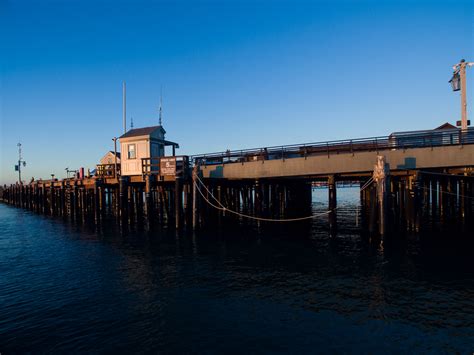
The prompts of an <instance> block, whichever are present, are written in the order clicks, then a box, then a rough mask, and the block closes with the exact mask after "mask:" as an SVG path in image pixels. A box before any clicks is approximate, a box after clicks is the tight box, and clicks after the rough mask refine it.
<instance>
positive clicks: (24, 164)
mask: <svg viewBox="0 0 474 355" xmlns="http://www.w3.org/2000/svg"><path fill="white" fill-rule="evenodd" d="M17 147H18V165H15V170H17V171H18V183H20V184H21V164H23V167H25V166H26V161H24V160H23V157H22V156H21V143H18V144H17Z"/></svg>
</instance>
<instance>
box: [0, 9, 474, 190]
mask: <svg viewBox="0 0 474 355" xmlns="http://www.w3.org/2000/svg"><path fill="white" fill-rule="evenodd" d="M473 12H474V2H473V1H472V0H455V1H454V0H453V1H436V0H429V1H417V0H411V1H406V0H397V1H383V0H378V1H364V0H361V1H356V0H353V1H349V0H348V1H337V0H333V1H317V0H315V1H295V0H293V1H282V0H273V1H264V0H256V1H233V0H220V1H217V0H215V1H198V0H196V1H180V0H176V1H117V0H114V1H99V0H95V1H89V0H77V1H75V0H67V1H66V0H64V1H49V0H41V1H40V0H38V1H20V0H18V1H16V0H15V1H13V0H12V1H9V0H0V34H1V47H0V70H1V72H0V75H1V76H0V115H1V116H0V121H1V122H0V124H1V126H0V129H1V131H0V150H1V154H0V183H2V184H3V183H10V182H13V181H14V180H15V179H16V173H15V172H14V164H15V161H16V160H17V146H16V144H17V143H18V141H19V140H21V142H22V144H23V155H24V159H25V160H26V161H27V167H26V168H25V169H24V178H25V179H30V178H31V177H32V176H34V177H35V178H40V177H42V178H48V177H49V176H50V174H51V173H55V174H56V176H59V177H62V176H64V175H65V171H64V169H65V168H66V167H69V168H71V169H73V168H78V167H80V166H84V167H86V168H87V167H90V168H93V167H94V165H95V164H96V163H97V162H98V160H99V159H100V158H101V157H102V156H103V155H104V154H105V152H106V151H107V150H111V149H113V142H112V140H111V138H112V137H114V136H118V135H120V134H121V133H122V96H121V95H122V86H121V85H122V84H121V83H122V80H125V81H126V82H127V99H128V100H127V108H128V109H127V113H128V115H127V116H128V121H129V122H130V117H131V116H132V117H133V120H134V125H135V127H140V126H151V125H156V124H157V123H158V106H159V96H160V87H161V86H162V87H163V101H164V105H163V113H164V126H165V128H166V130H167V138H168V139H169V140H173V141H177V142H179V143H180V144H181V149H180V150H179V152H180V153H181V154H196V153H205V152H212V151H222V150H226V149H241V148H253V147H261V146H273V145H281V144H292V143H302V142H316V141H325V140H333V139H343V138H357V137H369V136H379V135H387V134H389V133H390V132H392V131H404V130H416V129H428V128H434V127H436V126H438V125H440V124H442V123H444V122H446V121H448V122H451V123H455V121H456V120H457V119H459V116H460V102H459V101H460V99H459V93H453V92H452V91H451V89H450V86H449V84H448V80H449V79H450V77H451V74H452V68H451V67H452V65H453V64H455V63H457V62H458V61H459V60H460V59H461V58H465V59H466V60H470V61H474V39H473V38H474V36H473V35H474V33H473V32H474V13H473ZM473 78H474V68H471V69H468V105H469V106H470V115H471V118H472V119H473V120H474V117H473V116H472V114H473V113H474V110H472V107H473V104H474V100H473V97H474V79H473Z"/></svg>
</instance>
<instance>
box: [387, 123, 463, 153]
mask: <svg viewBox="0 0 474 355" xmlns="http://www.w3.org/2000/svg"><path fill="white" fill-rule="evenodd" d="M458 143H459V128H457V127H455V126H453V125H452V124H450V123H448V122H446V123H444V124H442V125H441V126H439V127H436V128H435V129H428V130H421V131H407V132H394V133H392V134H390V136H389V145H390V146H392V147H394V148H395V147H399V148H408V147H428V146H439V145H449V144H458Z"/></svg>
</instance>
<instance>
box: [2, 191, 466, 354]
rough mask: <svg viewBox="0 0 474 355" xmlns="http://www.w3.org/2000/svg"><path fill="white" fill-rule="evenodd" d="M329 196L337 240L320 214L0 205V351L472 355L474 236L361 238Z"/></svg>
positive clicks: (322, 198) (351, 194)
mask: <svg viewBox="0 0 474 355" xmlns="http://www.w3.org/2000/svg"><path fill="white" fill-rule="evenodd" d="M338 198H339V203H340V206H342V207H341V208H340V209H339V210H338V229H337V233H338V234H337V237H336V238H331V237H330V233H329V227H328V221H327V217H322V218H318V219H316V220H315V221H313V222H312V223H311V222H310V223H299V224H296V225H294V224H284V225H265V224H264V225H262V224H261V225H256V224H255V225H243V224H239V223H233V224H232V225H231V226H215V228H207V229H205V230H201V231H199V232H197V233H192V232H181V233H176V232H175V231H174V230H172V229H157V230H145V229H143V230H140V229H141V228H140V227H134V228H133V229H132V230H128V231H124V230H121V229H120V228H119V227H117V225H115V224H114V223H110V224H106V225H102V226H100V227H97V228H96V227H92V226H83V225H73V224H70V223H66V222H63V221H62V220H59V219H51V218H47V217H44V216H37V215H35V214H33V213H31V212H27V211H23V210H19V209H15V208H12V207H8V206H5V205H0V315H1V316H0V352H2V353H3V352H6V353H9V352H13V351H15V352H25V351H33V352H44V351H47V352H55V351H71V350H72V351H90V350H95V351H114V350H122V351H126V350H128V351H140V350H141V351H144V350H149V351H163V352H201V351H204V350H209V349H212V351H213V352H224V351H232V352H244V351H246V352H248V351H250V352H252V351H253V352H256V351H266V352H290V351H291V352H307V353H308V352H311V353H314V352H315V351H318V352H334V351H337V352H364V353H365V352H377V353H379V352H384V351H389V352H391V353H392V352H400V351H403V350H409V351H411V352H419V351H445V352H453V351H459V352H464V353H472V351H473V345H472V344H474V311H473V310H474V267H473V263H472V260H474V258H473V257H474V245H473V238H472V237H469V236H463V237H460V236H459V235H450V233H449V232H446V231H441V232H439V233H438V235H434V234H433V230H431V231H430V232H428V233H425V234H422V235H420V234H418V235H410V234H402V233H400V235H397V236H394V237H391V238H387V239H384V240H381V239H377V238H372V239H371V238H369V237H367V236H366V233H365V232H364V230H362V229H361V225H362V224H361V212H360V208H358V203H359V201H358V192H357V190H356V189H355V190H351V189H340V190H339V191H338ZM314 201H315V202H314V210H315V211H324V210H325V209H326V208H327V205H326V203H327V191H325V190H316V191H315V192H314ZM443 233H444V234H443ZM439 234H443V235H441V236H440V235H439ZM451 234H452V233H451Z"/></svg>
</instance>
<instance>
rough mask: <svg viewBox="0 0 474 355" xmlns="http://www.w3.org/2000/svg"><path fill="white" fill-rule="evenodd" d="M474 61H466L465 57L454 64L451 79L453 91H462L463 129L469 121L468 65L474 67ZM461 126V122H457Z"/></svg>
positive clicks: (465, 128)
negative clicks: (467, 97)
mask: <svg viewBox="0 0 474 355" xmlns="http://www.w3.org/2000/svg"><path fill="white" fill-rule="evenodd" d="M473 65H474V62H466V61H465V60H464V59H461V61H460V62H459V63H458V64H455V65H453V70H454V72H453V77H452V78H451V80H450V81H449V82H450V83H451V85H452V87H453V91H459V90H460V91H461V122H460V123H461V124H460V126H461V129H462V130H463V131H465V130H467V126H468V124H469V121H468V119H467V99H466V96H467V95H466V67H468V66H469V67H472V66H473ZM457 125H458V126H459V124H457Z"/></svg>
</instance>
